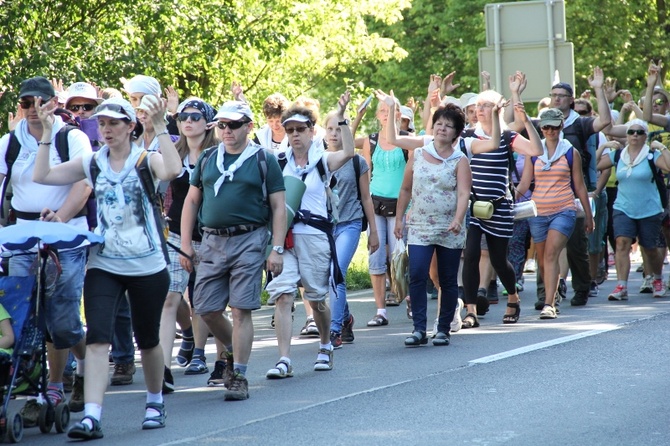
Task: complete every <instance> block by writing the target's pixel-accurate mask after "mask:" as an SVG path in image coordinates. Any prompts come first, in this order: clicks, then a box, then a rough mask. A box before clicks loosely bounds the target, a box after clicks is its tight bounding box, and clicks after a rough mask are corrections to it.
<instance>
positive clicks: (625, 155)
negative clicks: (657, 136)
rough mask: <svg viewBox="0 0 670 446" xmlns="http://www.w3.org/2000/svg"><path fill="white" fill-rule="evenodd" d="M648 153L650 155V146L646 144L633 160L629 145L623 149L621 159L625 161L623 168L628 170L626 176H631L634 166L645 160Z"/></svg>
mask: <svg viewBox="0 0 670 446" xmlns="http://www.w3.org/2000/svg"><path fill="white" fill-rule="evenodd" d="M647 155H649V146H648V145H647V144H645V145H644V146H642V149H640V153H638V154H637V156H636V157H635V159H634V160H633V162H631V161H630V154H629V153H628V146H626V147H624V149H623V150H622V151H621V161H623V163H624V168H623V170H625V171H626V178H628V177H629V176H631V174H632V173H633V167H635V166H637V165H638V164H640V163H641V162H642V161H644V159H645V158H647Z"/></svg>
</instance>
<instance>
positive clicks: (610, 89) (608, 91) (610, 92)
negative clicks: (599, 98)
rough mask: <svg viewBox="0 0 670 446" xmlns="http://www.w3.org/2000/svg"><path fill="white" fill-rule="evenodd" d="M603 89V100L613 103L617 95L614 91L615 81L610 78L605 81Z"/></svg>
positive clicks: (615, 90)
mask: <svg viewBox="0 0 670 446" xmlns="http://www.w3.org/2000/svg"><path fill="white" fill-rule="evenodd" d="M603 89H604V90H605V98H606V99H607V102H609V103H612V102H614V100H615V99H616V98H617V96H618V94H619V92H618V91H617V89H616V79H613V78H611V77H608V78H607V79H605V85H604V86H603Z"/></svg>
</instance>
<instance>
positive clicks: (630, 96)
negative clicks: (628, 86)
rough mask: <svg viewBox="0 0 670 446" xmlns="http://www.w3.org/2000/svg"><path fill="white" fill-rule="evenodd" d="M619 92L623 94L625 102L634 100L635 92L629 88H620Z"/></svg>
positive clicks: (622, 97) (620, 94)
mask: <svg viewBox="0 0 670 446" xmlns="http://www.w3.org/2000/svg"><path fill="white" fill-rule="evenodd" d="M617 94H618V95H619V96H621V99H622V100H623V101H624V103H626V102H630V101H632V100H633V94H632V93H631V92H630V91H628V90H619V91H618V92H617Z"/></svg>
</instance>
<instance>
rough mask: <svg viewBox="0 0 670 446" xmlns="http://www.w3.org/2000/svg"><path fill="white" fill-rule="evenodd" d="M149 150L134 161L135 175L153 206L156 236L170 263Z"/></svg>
mask: <svg viewBox="0 0 670 446" xmlns="http://www.w3.org/2000/svg"><path fill="white" fill-rule="evenodd" d="M148 155H149V152H147V151H146V150H143V151H142V153H141V154H140V157H139V158H138V159H137V162H136V163H135V171H136V172H137V177H138V178H139V180H140V184H141V185H142V189H144V192H145V193H146V194H147V196H148V197H149V202H150V203H151V207H152V208H153V214H154V221H155V223H156V230H157V231H158V237H159V238H160V241H161V248H162V249H163V256H164V257H165V261H166V262H167V264H168V265H169V264H170V254H169V253H168V248H167V240H166V234H165V228H166V226H165V220H164V219H163V203H162V197H161V196H160V194H158V193H157V192H156V187H155V186H154V177H153V174H152V173H151V168H150V167H149V156H148Z"/></svg>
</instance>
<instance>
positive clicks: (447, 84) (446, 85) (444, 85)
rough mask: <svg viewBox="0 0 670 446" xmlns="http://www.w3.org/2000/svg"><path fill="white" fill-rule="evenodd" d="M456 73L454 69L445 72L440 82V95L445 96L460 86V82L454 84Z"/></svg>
mask: <svg viewBox="0 0 670 446" xmlns="http://www.w3.org/2000/svg"><path fill="white" fill-rule="evenodd" d="M455 75H456V72H455V71H452V72H451V73H449V74H447V75H446V76H445V77H444V79H442V82H441V84H440V94H441V95H442V96H447V95H449V94H450V93H451V92H452V91H454V90H455V89H457V88H458V87H460V86H461V84H456V85H454V83H453V82H454V76H455Z"/></svg>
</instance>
